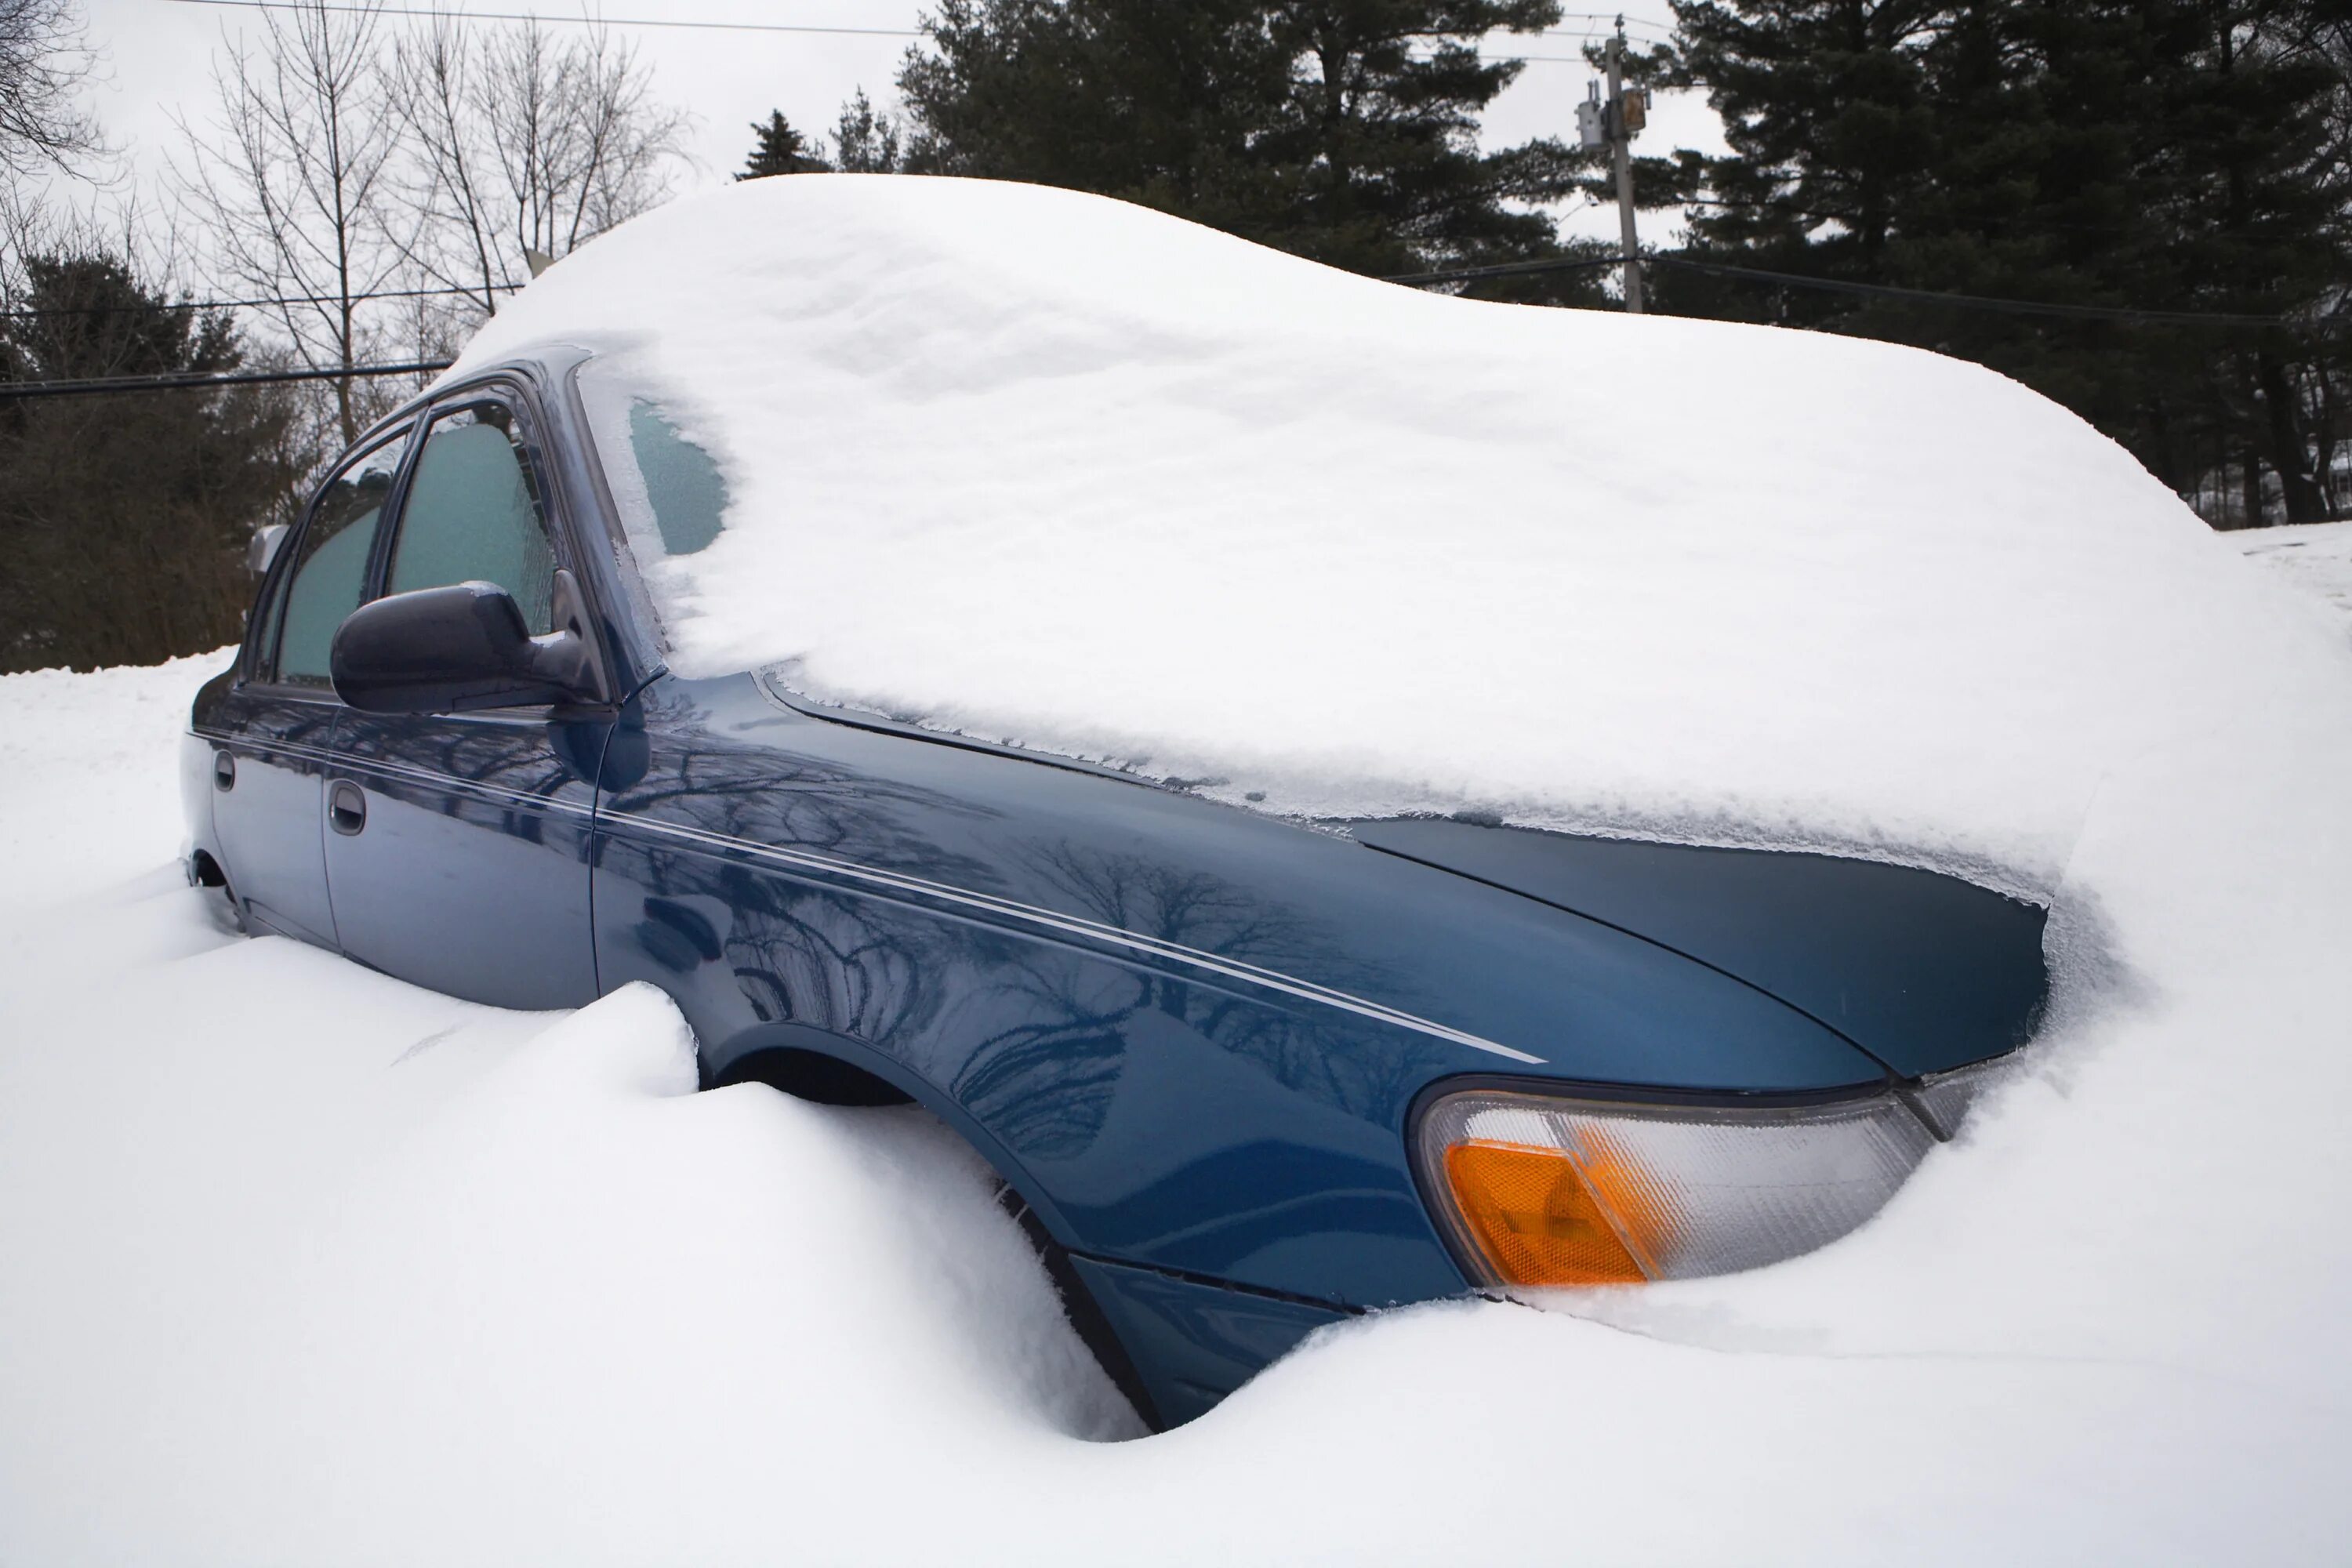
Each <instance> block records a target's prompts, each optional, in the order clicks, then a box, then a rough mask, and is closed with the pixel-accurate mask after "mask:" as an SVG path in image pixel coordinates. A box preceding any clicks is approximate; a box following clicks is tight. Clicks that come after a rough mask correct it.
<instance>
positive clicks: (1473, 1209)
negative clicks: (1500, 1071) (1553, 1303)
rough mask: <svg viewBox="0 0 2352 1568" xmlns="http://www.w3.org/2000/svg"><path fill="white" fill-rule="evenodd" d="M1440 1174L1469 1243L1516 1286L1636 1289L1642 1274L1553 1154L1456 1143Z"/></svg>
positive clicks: (1566, 1163)
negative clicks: (1446, 1183)
mask: <svg viewBox="0 0 2352 1568" xmlns="http://www.w3.org/2000/svg"><path fill="white" fill-rule="evenodd" d="M1445 1175H1446V1180H1447V1182H1448V1184H1450V1185H1451V1186H1452V1187H1453V1189H1454V1202H1455V1204H1456V1205H1459V1207H1460V1210H1461V1214H1462V1218H1463V1222H1464V1224H1465V1226H1467V1228H1468V1229H1469V1232H1470V1236H1471V1239H1473V1240H1474V1241H1475V1242H1476V1243H1477V1244H1478V1247H1479V1249H1480V1250H1481V1251H1483V1252H1484V1253H1485V1254H1486V1260H1487V1262H1489V1263H1490V1264H1492V1265H1493V1266H1494V1269H1495V1272H1496V1275H1497V1276H1498V1277H1499V1278H1500V1279H1506V1280H1508V1281H1509V1282H1511V1283H1512V1284H1515V1285H1638V1284H1640V1283H1642V1282H1643V1280H1644V1279H1648V1278H1649V1276H1648V1275H1647V1274H1646V1273H1644V1272H1643V1268H1642V1266H1641V1264H1640V1263H1639V1262H1637V1261H1636V1260H1635V1259H1634V1257H1633V1253H1632V1252H1630V1251H1629V1250H1627V1248H1626V1247H1625V1243H1624V1242H1623V1241H1622V1240H1621V1239H1620V1238H1619V1237H1618V1235H1617V1231H1616V1227H1615V1226H1612V1225H1611V1224H1610V1223H1609V1216H1608V1215H1606V1214H1604V1213H1602V1212H1601V1205H1600V1203H1599V1202H1598V1201H1597V1200H1595V1198H1594V1197H1593V1195H1592V1193H1591V1190H1590V1189H1589V1188H1588V1187H1587V1186H1586V1185H1585V1184H1584V1181H1583V1179H1582V1178H1581V1177H1580V1175H1578V1173H1577V1169H1576V1163H1575V1162H1574V1161H1572V1160H1570V1158H1569V1156H1568V1155H1567V1154H1566V1153H1565V1152H1563V1151H1561V1150H1559V1149H1538V1148H1531V1147H1529V1146H1528V1145H1526V1144H1523V1143H1491V1142H1470V1143H1456V1144H1454V1146H1453V1147H1452V1148H1450V1149H1448V1150H1446V1151H1445Z"/></svg>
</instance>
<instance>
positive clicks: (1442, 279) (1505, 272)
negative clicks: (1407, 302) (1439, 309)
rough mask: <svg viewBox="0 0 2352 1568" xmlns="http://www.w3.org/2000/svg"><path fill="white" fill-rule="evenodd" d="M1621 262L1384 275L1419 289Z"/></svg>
mask: <svg viewBox="0 0 2352 1568" xmlns="http://www.w3.org/2000/svg"><path fill="white" fill-rule="evenodd" d="M1619 264H1620V258H1617V257H1614V256H1603V257H1600V258H1597V259H1593V260H1587V261H1565V260H1561V261H1500V262H1496V263H1495V264H1494V265H1493V266H1491V267H1454V268H1448V269H1446V270H1445V271H1443V272H1407V273H1402V274H1400V275H1399V276H1397V277H1394V278H1383V279H1381V282H1383V283H1405V284H1411V285H1412V286H1413V287H1415V288H1419V287H1423V286H1424V285H1427V284H1431V283H1475V282H1476V281H1478V280H1479V279H1482V278H1528V277H1533V276H1535V275H1536V274H1538V273H1543V272H1589V271H1594V270H1597V269H1599V268H1603V267H1615V266H1618V265H1619Z"/></svg>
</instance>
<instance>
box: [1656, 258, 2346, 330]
mask: <svg viewBox="0 0 2352 1568" xmlns="http://www.w3.org/2000/svg"><path fill="white" fill-rule="evenodd" d="M1646 259H1648V260H1650V261H1653V262H1655V263H1657V264H1658V265H1660V266H1664V267H1679V268H1683V269H1684V270H1685V271H1686V272H1702V273H1708V274H1712V275H1715V276H1717V277H1724V278H1744V279H1755V280H1757V281H1759V282H1768V283H1776V284H1785V285H1788V286H1790V287H1791V288H1798V289H1823V290H1826V291H1828V292H1830V293H1833V294H1856V295H1862V296H1865V297H1876V298H1880V299H1891V300H1912V301H1916V302H1918V303H1922V304H1933V305H1951V306H1957V307H1958V308H1959V309H1961V310H1996V311H2005V312H2007V313H2009V314H2011V315H2016V316H2063V317H2069V318H2073V319H2075V320H2080V321H2150V322H2166V323H2174V324H2178V325H2181V326H2210V327H2303V328H2308V327H2310V326H2312V325H2313V324H2314V323H2312V322H2309V321H2297V320H2295V319H2294V317H2292V316H2250V315H2239V314H2234V313H2231V312H2229V311H2222V310H2137V309H2134V308H2132V307H2130V306H2126V305H2060V304H2053V303H2050V302H2048V301H2045V300H2001V299H1995V298H1993V297H1991V296H1989V295H1984V294H1947V293H1943V292H1941V291H1940V290H1937V289H1902V288H1897V287H1896V286H1895V285H1894V284H1891V283H1855V282H1850V281H1848V280H1847V279H1843V278H1808V277H1806V276H1805V275H1803V274H1802V273H1798V272H1767V271H1765V270H1763V269H1762V268H1755V267H1732V266H1728V265H1727V264H1725V263H1723V262H1719V261H1695V260H1693V259H1692V258H1689V257H1687V256H1675V255H1670V254H1661V255H1658V256H1654V257H1650V258H1646Z"/></svg>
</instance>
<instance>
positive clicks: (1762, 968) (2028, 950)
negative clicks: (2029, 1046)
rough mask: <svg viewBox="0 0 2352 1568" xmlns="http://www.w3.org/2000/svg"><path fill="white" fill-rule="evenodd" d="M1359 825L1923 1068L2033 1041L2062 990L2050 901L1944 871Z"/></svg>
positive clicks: (1902, 1068) (1611, 841) (1428, 821)
mask: <svg viewBox="0 0 2352 1568" xmlns="http://www.w3.org/2000/svg"><path fill="white" fill-rule="evenodd" d="M1353 832H1354V836H1355V837H1356V838H1357V840H1358V841H1359V842H1360V843H1363V844H1366V845H1368V846H1370V847H1372V848H1374V849H1378V850H1383V851H1385V852H1387V853H1389V854H1391V855H1397V856H1402V857H1403V858H1406V859H1409V860H1417V861H1420V862H1422V863H1423V864H1424V865H1428V866H1434V867H1437V868H1441V869H1443V870H1447V871H1452V872H1454V873H1457V874H1458V875H1461V876H1465V877H1470V878H1475V879H1477V880H1479V881H1482V882H1487V883H1491V884H1493V885H1494V886H1496V887H1498V888H1504V889H1509V890H1510V891H1512V892H1516V893H1521V894H1524V895H1526V896H1527V897H1528V898H1531V899H1537V900H1541V901H1542V902H1544V903H1548V904H1551V905H1553V906H1555V907H1557V908H1559V909H1563V910H1570V911H1572V912H1574V913H1576V914H1580V915H1582V916H1585V917H1586V918H1587V919H1590V920H1596V921H1602V922H1603V923H1605V924H1608V925H1612V926H1614V927H1616V928H1618V929H1619V930H1621V931H1628V932H1631V933H1632V934H1633V935H1635V936H1639V937H1643V938H1644V939H1646V940H1648V941H1650V942H1656V943H1658V944H1659V945H1660V946H1663V947H1666V948H1671V949H1672V950H1674V951H1675V952H1679V953H1681V954H1683V955H1684V956H1685V957H1688V958H1691V959H1695V960H1696V961H1697V962H1699V963H1704V964H1706V965H1707V966H1709V967H1710V968H1713V969H1717V970H1719V971H1721V972H1723V973H1727V974H1729V975H1732V976H1734V977H1735V978H1737V979H1739V980H1742V981H1745V982H1746V983H1748V984H1750V985H1753V986H1755V987H1756V988H1757V989H1759V990H1760V991H1763V992H1766V993H1768V994H1770V995H1772V996H1775V997H1777V998H1779V999H1780V1001H1782V1002H1785V1003H1787V1004H1788V1005H1790V1006H1791V1007H1794V1008H1796V1009H1798V1010H1799V1011H1800V1012H1802V1013H1805V1014H1807V1015H1808V1016H1811V1017H1813V1018H1814V1019H1817V1020H1818V1021H1820V1022H1821V1023H1822V1024H1824V1025H1826V1026H1829V1027H1830V1028H1832V1029H1834V1030H1836V1031H1837V1032H1838V1033H1839V1034H1840V1035H1842V1036H1843V1037H1845V1038H1846V1039H1848V1040H1851V1041H1852V1042H1853V1044H1854V1045H1856V1046H1858V1047H1861V1048H1862V1049H1863V1050H1864V1051H1867V1052H1868V1053H1870V1055H1872V1056H1873V1057H1874V1058H1877V1059H1878V1060H1879V1061H1881V1062H1883V1063H1885V1065H1886V1066H1887V1067H1888V1068H1890V1069H1892V1070H1893V1071H1894V1072H1895V1073H1897V1074H1899V1075H1901V1076H1903V1077H1906V1078H1916V1077H1919V1076H1921V1075H1924V1074H1927V1073H1935V1072H1945V1071H1948V1070H1950V1069H1951V1068H1959V1067H1965V1066H1967V1065H1969V1063H1971V1062H1977V1061H1982V1060H1984V1059H1985V1058H1988V1057H1994V1056H1999V1055H2000V1054H2001V1053H2002V1052H2004V1051H2007V1050H2010V1049H2011V1048H2013V1047H2017V1046H2019V1045H2021V1044H2023V1043H2024V1041H2025V1039H2026V1038H2027V1037H2028V1036H2030V1035H2031V1034H2032V1032H2033V1029H2034V1026H2035V1025H2036V1024H2037V1023H2038V1021H2039V1019H2040V1016H2041V1013H2042V1003H2043V999H2044V997H2045V996H2046V995H2047V994H2048V990H2049V971H2048V967H2047V965H2046V964H2045V963H2044V961H2043V958H2042V925H2043V922H2044V921H2045V920H2046V918H2047V913H2048V911H2046V910H2042V909H2041V908H2039V907H2037V906H2036V905H2033V904H2029V903H2025V902H2022V901H2021V900H2016V899H2011V898H2008V897H2005V896H2003V895H2001V894H2000V893H1996V892H1992V891H1990V890H1988V889H1983V888H1979V887H1977V886H1975V885H1974V884H1972V883H1969V882H1964V881H1961V880H1959V879H1957V878H1954V877H1948V876H1943V875H1939V874H1937V873H1936V872H1932V871H1921V870H1916V869H1913V868H1908V867H1903V866H1888V865H1883V864H1880V863H1878V862H1876V861H1870V860H1853V859H1845V858H1839V857H1835V856H1829V855H1811V854H1795V853H1783V852H1780V851H1777V850H1759V849H1713V848H1694V847H1687V846H1683V845H1673V844H1654V843H1648V842H1645V841H1642V840H1638V839H1626V838H1592V837H1580V836H1575V835H1570V834H1562V833H1547V832H1539V831H1536V830H1533V829H1528V828H1516V827H1499V826H1477V825H1475V824H1471V823H1467V822H1462V821H1458V820H1451V819H1444V818H1402V819H1396V820H1391V821H1384V822H1365V823H1358V824H1355V825H1354V826H1353Z"/></svg>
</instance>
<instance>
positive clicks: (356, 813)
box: [327, 779, 367, 834]
mask: <svg viewBox="0 0 2352 1568" xmlns="http://www.w3.org/2000/svg"><path fill="white" fill-rule="evenodd" d="M327 823H328V826H331V827H332V828H333V829H334V830H335V831H336V832H338V833H341V834H352V833H357V832H358V831H359V830H360V829H361V828H362V827H365V826H367V793H366V792H365V791H364V790H362V789H361V788H360V786H359V785H357V784H353V783H352V781H351V780H349V779H337V780H336V781H335V782H334V784H333V785H332V787H331V788H330V789H329V790H328V791H327Z"/></svg>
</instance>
